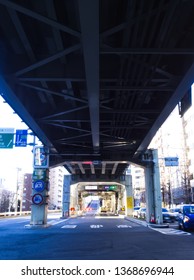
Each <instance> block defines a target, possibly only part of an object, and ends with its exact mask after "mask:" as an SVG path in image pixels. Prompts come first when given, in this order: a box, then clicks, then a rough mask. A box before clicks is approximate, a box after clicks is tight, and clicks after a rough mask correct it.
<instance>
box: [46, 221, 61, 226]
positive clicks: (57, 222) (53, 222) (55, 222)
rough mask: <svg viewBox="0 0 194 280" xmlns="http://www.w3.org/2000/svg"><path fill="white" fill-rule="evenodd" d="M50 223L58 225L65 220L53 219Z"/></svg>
mask: <svg viewBox="0 0 194 280" xmlns="http://www.w3.org/2000/svg"><path fill="white" fill-rule="evenodd" d="M48 223H49V224H51V225H52V226H54V225H58V224H60V223H64V220H60V221H56V220H52V221H50V222H48Z"/></svg>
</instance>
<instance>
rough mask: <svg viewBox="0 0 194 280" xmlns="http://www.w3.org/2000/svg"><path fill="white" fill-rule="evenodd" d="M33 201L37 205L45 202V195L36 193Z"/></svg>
mask: <svg viewBox="0 0 194 280" xmlns="http://www.w3.org/2000/svg"><path fill="white" fill-rule="evenodd" d="M32 202H33V203H34V204H36V205H39V204H42V203H43V196H42V195H41V194H40V193H36V194H34V195H33V197H32Z"/></svg>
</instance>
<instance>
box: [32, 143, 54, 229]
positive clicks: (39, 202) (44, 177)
mask: <svg viewBox="0 0 194 280" xmlns="http://www.w3.org/2000/svg"><path fill="white" fill-rule="evenodd" d="M33 166H34V171H33V176H32V206H31V221H30V226H44V227H45V226H48V224H47V210H48V191H49V169H48V167H49V156H48V149H47V148H45V147H43V146H35V147H34V165H33Z"/></svg>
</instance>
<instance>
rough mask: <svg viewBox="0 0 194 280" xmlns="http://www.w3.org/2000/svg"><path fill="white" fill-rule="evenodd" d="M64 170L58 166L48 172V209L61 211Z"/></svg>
mask: <svg viewBox="0 0 194 280" xmlns="http://www.w3.org/2000/svg"><path fill="white" fill-rule="evenodd" d="M65 171H66V170H65V168H64V167H63V166H58V167H54V168H51V169H50V171H49V182H50V191H49V209H62V202H63V180H64V175H65Z"/></svg>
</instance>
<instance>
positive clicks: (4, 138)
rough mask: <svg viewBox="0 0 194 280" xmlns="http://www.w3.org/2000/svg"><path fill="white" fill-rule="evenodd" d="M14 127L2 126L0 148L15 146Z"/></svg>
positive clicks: (0, 129)
mask: <svg viewBox="0 0 194 280" xmlns="http://www.w3.org/2000/svg"><path fill="white" fill-rule="evenodd" d="M13 137H14V128H0V148H1V149H12V148H13Z"/></svg>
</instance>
